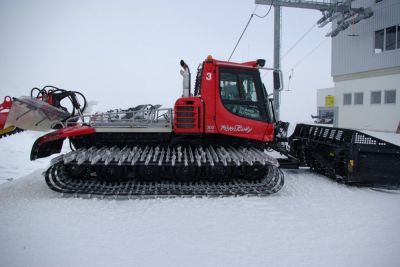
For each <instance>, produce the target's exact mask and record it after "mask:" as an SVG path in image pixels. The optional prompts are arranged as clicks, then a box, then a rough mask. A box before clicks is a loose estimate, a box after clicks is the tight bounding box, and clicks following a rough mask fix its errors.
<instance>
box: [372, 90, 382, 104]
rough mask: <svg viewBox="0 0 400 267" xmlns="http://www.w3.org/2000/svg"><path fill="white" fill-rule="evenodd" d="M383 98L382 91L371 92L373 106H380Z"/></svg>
mask: <svg viewBox="0 0 400 267" xmlns="http://www.w3.org/2000/svg"><path fill="white" fill-rule="evenodd" d="M381 98H382V92H381V91H373V92H371V104H380V103H381Z"/></svg>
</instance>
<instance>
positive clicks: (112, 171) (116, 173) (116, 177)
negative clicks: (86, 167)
mask: <svg viewBox="0 0 400 267" xmlns="http://www.w3.org/2000/svg"><path fill="white" fill-rule="evenodd" d="M96 174H97V176H98V178H99V180H102V181H106V182H118V181H121V180H123V179H124V178H125V177H126V169H125V168H121V167H116V166H97V168H96Z"/></svg>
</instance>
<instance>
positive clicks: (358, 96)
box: [354, 93, 364, 105]
mask: <svg viewBox="0 0 400 267" xmlns="http://www.w3.org/2000/svg"><path fill="white" fill-rule="evenodd" d="M362 104H364V93H354V105H362Z"/></svg>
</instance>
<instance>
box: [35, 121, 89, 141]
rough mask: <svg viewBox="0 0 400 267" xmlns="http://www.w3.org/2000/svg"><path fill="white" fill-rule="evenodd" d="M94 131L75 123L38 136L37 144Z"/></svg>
mask: <svg viewBox="0 0 400 267" xmlns="http://www.w3.org/2000/svg"><path fill="white" fill-rule="evenodd" d="M95 132H96V129H95V128H92V127H89V126H81V125H77V126H72V127H68V128H63V129H59V130H56V131H54V132H51V133H48V134H46V135H44V136H42V137H40V139H39V145H41V144H44V143H47V142H51V141H55V140H60V139H65V138H67V137H73V136H80V135H87V134H93V133H95Z"/></svg>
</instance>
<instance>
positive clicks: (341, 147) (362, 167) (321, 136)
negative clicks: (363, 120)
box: [289, 124, 400, 187]
mask: <svg viewBox="0 0 400 267" xmlns="http://www.w3.org/2000/svg"><path fill="white" fill-rule="evenodd" d="M289 144H290V154H291V155H292V156H294V157H296V158H297V159H299V160H300V163H301V165H303V166H308V167H310V168H311V170H313V171H316V172H318V173H321V174H323V175H325V176H328V177H331V178H334V179H336V180H337V181H339V182H343V183H346V184H354V185H363V186H377V187H399V186H400V176H399V173H400V147H399V146H396V145H394V144H392V143H389V142H386V141H384V140H381V139H378V138H376V137H373V136H371V135H368V134H365V133H362V132H360V131H356V130H350V129H342V128H333V127H324V126H316V125H307V124H298V125H296V129H295V131H294V133H293V135H292V136H291V137H290V141H289Z"/></svg>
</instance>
